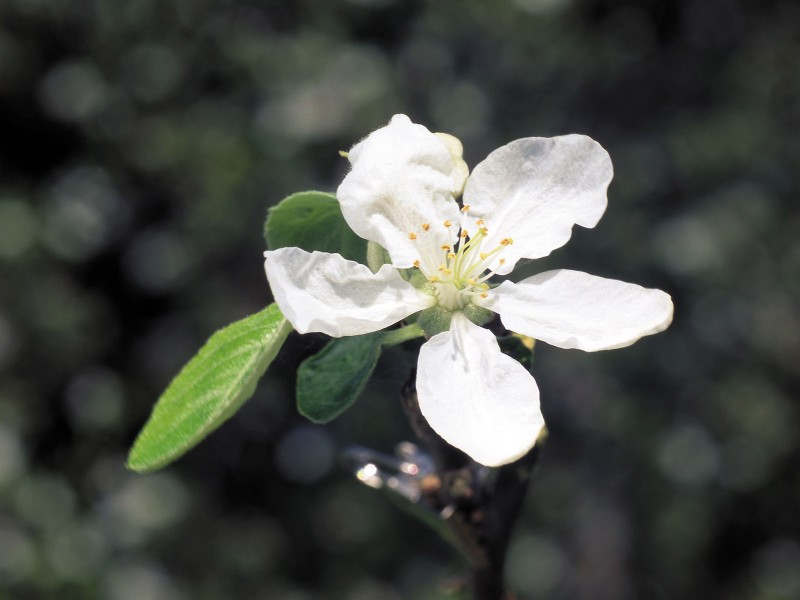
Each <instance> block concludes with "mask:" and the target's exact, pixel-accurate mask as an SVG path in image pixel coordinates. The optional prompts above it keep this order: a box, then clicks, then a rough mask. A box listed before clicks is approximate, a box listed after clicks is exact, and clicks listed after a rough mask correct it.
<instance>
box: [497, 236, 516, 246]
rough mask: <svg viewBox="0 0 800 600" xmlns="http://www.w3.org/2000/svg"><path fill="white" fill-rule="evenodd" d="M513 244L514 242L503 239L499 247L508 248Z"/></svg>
mask: <svg viewBox="0 0 800 600" xmlns="http://www.w3.org/2000/svg"><path fill="white" fill-rule="evenodd" d="M513 243H514V240H512V239H511V238H503V239H502V240H500V245H501V246H510V245H511V244H513Z"/></svg>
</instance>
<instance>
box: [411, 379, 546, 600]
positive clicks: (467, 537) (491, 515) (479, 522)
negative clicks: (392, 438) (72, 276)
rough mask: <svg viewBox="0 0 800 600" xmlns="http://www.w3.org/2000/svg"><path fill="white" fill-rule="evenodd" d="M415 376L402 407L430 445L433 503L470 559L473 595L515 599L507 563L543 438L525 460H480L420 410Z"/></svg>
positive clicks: (479, 599)
mask: <svg viewBox="0 0 800 600" xmlns="http://www.w3.org/2000/svg"><path fill="white" fill-rule="evenodd" d="M414 380H415V376H414V374H412V376H411V378H410V379H409V382H408V383H407V384H406V386H405V388H404V389H403V393H402V400H403V407H404V409H405V411H406V414H407V415H408V418H409V421H410V422H411V426H412V428H413V429H414V432H415V433H416V434H417V436H418V437H419V439H420V440H421V441H422V442H423V443H424V444H425V445H426V446H427V448H428V450H429V451H430V453H431V455H432V457H433V460H434V463H435V465H436V472H437V475H436V476H435V478H434V479H435V480H434V481H433V482H431V485H429V486H427V487H426V490H425V493H426V494H427V495H428V498H427V501H428V503H429V505H431V506H434V507H436V508H437V509H438V510H440V511H441V512H440V514H441V515H442V516H443V518H445V519H447V522H448V524H449V526H450V528H451V530H452V532H453V534H454V535H455V537H456V538H457V540H458V543H459V544H460V545H461V547H462V550H463V551H464V554H465V556H467V557H468V560H469V563H470V570H471V577H472V586H473V596H472V597H473V600H513V598H514V596H513V595H512V594H511V593H510V592H508V591H507V590H506V588H505V583H504V577H503V572H504V567H505V560H506V555H507V552H508V545H509V542H510V540H511V533H512V531H513V528H514V524H515V523H516V521H517V518H518V517H519V514H520V512H521V510H522V506H523V501H524V499H525V492H526V490H527V488H528V483H529V481H530V478H531V474H532V472H533V468H534V465H535V464H536V461H537V460H538V458H539V453H540V444H541V440H540V442H539V443H537V445H536V446H535V447H534V449H533V450H531V452H529V453H528V454H527V455H525V456H524V457H522V458H521V459H520V460H518V461H516V462H514V463H512V464H509V465H504V466H502V467H499V468H496V469H489V468H487V467H483V466H482V465H479V464H478V463H476V462H475V461H473V460H472V459H471V458H470V457H469V456H467V455H466V454H464V453H463V452H461V451H460V450H457V449H456V448H453V447H452V446H450V445H449V444H448V443H447V442H445V441H444V440H443V439H442V438H441V437H439V435H437V434H436V432H434V431H433V429H431V427H430V425H428V422H427V421H426V420H425V417H424V416H423V415H422V413H421V412H420V409H419V403H418V401H417V394H416V389H415V387H414Z"/></svg>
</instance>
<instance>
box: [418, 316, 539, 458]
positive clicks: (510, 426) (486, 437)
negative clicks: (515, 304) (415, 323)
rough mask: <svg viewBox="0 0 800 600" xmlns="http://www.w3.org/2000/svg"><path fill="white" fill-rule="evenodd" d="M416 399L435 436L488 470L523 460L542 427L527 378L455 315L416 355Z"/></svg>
mask: <svg viewBox="0 0 800 600" xmlns="http://www.w3.org/2000/svg"><path fill="white" fill-rule="evenodd" d="M417 396H418V398H419V407H420V410H421V411H422V414H423V415H424V416H425V418H426V419H427V420H428V423H430V425H431V427H433V429H434V430H435V431H436V433H438V434H439V435H440V436H441V437H442V438H444V439H445V440H446V441H447V442H448V443H449V444H451V445H453V446H455V447H456V448H459V449H461V450H463V451H464V452H466V453H467V454H469V455H470V456H471V457H472V458H473V459H474V460H476V461H477V462H479V463H481V464H484V465H487V466H490V467H493V466H498V465H503V464H506V463H510V462H513V461H515V460H517V459H518V458H520V457H522V456H524V455H525V454H526V453H527V452H528V450H530V449H531V448H532V447H533V445H534V444H535V443H536V439H537V438H538V436H539V432H540V431H541V429H542V427H543V426H544V418H543V417H542V413H541V411H540V410H539V389H538V388H537V387H536V382H535V381H534V380H533V377H531V375H530V373H528V371H526V370H525V368H524V367H523V366H522V365H521V364H520V363H518V362H517V361H516V360H514V359H513V358H511V357H510V356H507V355H505V354H503V353H502V352H501V351H500V347H499V346H498V344H497V339H496V338H495V336H494V335H493V334H492V333H491V332H489V331H488V330H486V329H483V328H481V327H478V326H477V325H474V324H473V323H471V322H470V321H469V320H468V319H467V318H466V317H465V316H464V315H463V314H461V313H455V314H454V315H453V321H452V323H451V329H450V331H445V332H444V333H440V334H438V335H435V336H433V337H432V338H431V339H430V340H429V341H428V342H426V343H425V344H424V345H423V346H422V348H421V349H420V353H419V363H418V367H417Z"/></svg>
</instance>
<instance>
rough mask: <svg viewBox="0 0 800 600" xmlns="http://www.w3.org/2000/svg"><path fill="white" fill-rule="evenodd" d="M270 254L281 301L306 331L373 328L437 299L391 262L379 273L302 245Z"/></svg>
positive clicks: (270, 274) (271, 276)
mask: <svg viewBox="0 0 800 600" xmlns="http://www.w3.org/2000/svg"><path fill="white" fill-rule="evenodd" d="M264 256H265V257H266V261H265V263H264V269H265V270H266V273H267V280H269V285H270V288H271V289H272V294H273V296H274V297H275V302H277V303H278V307H279V308H280V309H281V312H282V313H283V314H284V315H285V316H286V318H287V319H289V322H290V323H291V324H292V325H293V326H294V328H295V329H296V330H297V331H299V332H300V333H309V332H311V331H316V332H320V333H327V334H328V335H330V336H333V337H342V336H346V335H361V334H364V333H371V332H373V331H378V330H379V329H383V328H384V327H387V326H388V325H391V324H392V323H396V322H397V321H399V320H400V319H403V318H405V317H407V316H409V315H411V314H413V313H415V312H417V311H419V310H422V309H424V308H428V307H429V306H431V305H432V304H433V303H434V302H435V301H434V299H433V297H432V296H427V295H426V294H423V293H422V292H419V291H418V290H417V289H416V288H414V287H413V286H412V285H411V284H410V283H408V282H407V281H404V280H403V278H402V277H400V274H399V273H398V272H397V271H396V270H395V269H394V268H393V267H392V266H391V265H384V266H383V267H382V268H381V269H380V271H378V272H377V273H373V272H372V271H370V270H369V269H368V268H367V267H365V266H364V265H361V264H359V263H357V262H353V261H351V260H345V259H344V258H342V257H341V256H340V255H339V254H328V253H327V252H311V253H309V252H306V251H305V250H301V249H300V248H281V249H279V250H273V251H270V252H265V253H264Z"/></svg>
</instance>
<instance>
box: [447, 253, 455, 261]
mask: <svg viewBox="0 0 800 600" xmlns="http://www.w3.org/2000/svg"><path fill="white" fill-rule="evenodd" d="M455 257H456V253H455V252H448V253H447V260H453V259H454V258H455Z"/></svg>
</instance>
